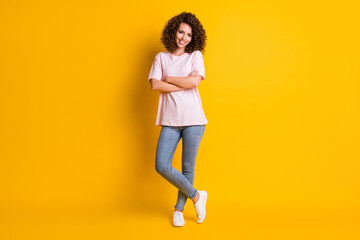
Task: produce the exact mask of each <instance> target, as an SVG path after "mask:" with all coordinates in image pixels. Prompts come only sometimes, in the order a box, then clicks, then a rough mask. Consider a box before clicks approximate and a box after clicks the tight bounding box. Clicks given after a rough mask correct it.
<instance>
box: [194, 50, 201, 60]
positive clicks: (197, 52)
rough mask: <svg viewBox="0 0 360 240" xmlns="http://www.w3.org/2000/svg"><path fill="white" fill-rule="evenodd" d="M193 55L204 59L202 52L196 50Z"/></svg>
mask: <svg viewBox="0 0 360 240" xmlns="http://www.w3.org/2000/svg"><path fill="white" fill-rule="evenodd" d="M192 54H193V55H194V57H195V58H202V57H203V54H202V52H201V51H200V50H195V51H194V52H192Z"/></svg>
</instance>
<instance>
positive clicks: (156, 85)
mask: <svg viewBox="0 0 360 240" xmlns="http://www.w3.org/2000/svg"><path fill="white" fill-rule="evenodd" d="M200 81H201V75H199V74H198V72H197V71H192V72H191V73H190V74H189V76H187V77H170V76H168V77H163V78H161V81H160V80H158V79H155V78H152V79H150V83H151V89H152V90H154V91H160V92H177V91H182V90H184V89H188V88H194V87H197V86H199V85H200Z"/></svg>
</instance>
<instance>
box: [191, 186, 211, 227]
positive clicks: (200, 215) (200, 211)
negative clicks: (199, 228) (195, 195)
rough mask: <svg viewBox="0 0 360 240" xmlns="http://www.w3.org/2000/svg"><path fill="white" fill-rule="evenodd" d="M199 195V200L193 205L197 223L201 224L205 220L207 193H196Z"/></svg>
mask: <svg viewBox="0 0 360 240" xmlns="http://www.w3.org/2000/svg"><path fill="white" fill-rule="evenodd" d="M198 192H199V194H200V198H199V200H198V201H197V202H196V203H195V204H194V206H195V209H196V213H197V222H198V223H202V222H203V221H204V220H205V216H206V200H207V196H208V194H207V192H206V191H198Z"/></svg>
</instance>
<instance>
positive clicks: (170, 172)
mask: <svg viewBox="0 0 360 240" xmlns="http://www.w3.org/2000/svg"><path fill="white" fill-rule="evenodd" d="M204 131H205V125H194V126H162V128H161V132H160V136H159V140H158V144H157V149H156V158H155V168H156V171H157V172H158V173H159V174H160V175H161V176H162V177H164V178H165V179H166V180H167V181H169V182H170V183H171V184H172V185H174V186H175V187H176V188H178V189H179V190H178V197H177V203H176V205H175V206H174V207H175V209H178V210H181V211H183V210H184V206H185V203H186V200H187V198H188V197H189V198H194V197H195V196H196V193H197V189H195V188H194V187H193V183H194V177H195V161H196V156H197V153H198V150H199V145H200V142H201V139H202V136H203V134H204ZM181 138H182V147H183V148H182V173H181V172H179V171H178V170H177V169H176V168H174V167H172V160H173V156H174V153H175V150H176V147H177V145H178V143H179V141H180V139H181Z"/></svg>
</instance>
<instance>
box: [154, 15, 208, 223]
mask: <svg viewBox="0 0 360 240" xmlns="http://www.w3.org/2000/svg"><path fill="white" fill-rule="evenodd" d="M205 41H206V34H205V30H204V29H203V26H202V25H201V23H200V21H199V20H198V19H197V18H196V16H195V15H194V14H192V13H187V12H183V13H181V14H179V15H177V16H175V17H173V18H171V19H170V20H169V21H168V22H167V23H166V25H165V27H164V29H163V31H162V37H161V42H162V43H163V44H164V46H165V48H166V49H167V50H168V52H160V53H158V54H157V55H156V56H155V60H154V62H153V64H152V67H151V70H150V74H149V78H148V80H149V82H150V83H151V89H152V90H155V91H159V92H160V95H159V106H158V112H157V119H156V125H160V126H162V128H161V132H160V136H159V140H158V144H157V149H156V159H155V167H156V171H157V172H158V173H159V174H160V175H161V176H163V177H164V178H165V179H166V180H168V181H169V182H170V183H171V184H173V185H174V186H175V187H177V188H178V189H179V191H178V197H177V203H176V205H175V206H174V207H175V211H174V215H173V225H174V226H184V224H185V220H184V216H183V213H182V212H183V211H184V206H185V203H186V200H187V198H188V197H189V198H190V199H191V200H192V201H193V204H194V206H195V210H196V213H197V222H198V223H202V222H203V221H204V220H205V215H206V201H207V192H206V191H200V190H199V191H198V190H197V189H195V188H194V187H193V182H194V176H195V161H196V155H197V152H198V149H199V145H200V141H201V139H202V136H203V134H204V131H205V124H207V123H208V122H207V119H206V117H205V114H204V111H203V109H202V102H201V99H200V95H199V92H198V89H197V87H198V86H199V84H200V82H201V81H202V80H204V79H205V67H204V61H203V56H202V51H204V48H205ZM181 138H182V142H183V151H182V173H180V172H179V171H178V170H177V169H175V168H173V167H172V158H173V156H174V153H175V150H176V147H177V145H178V143H179V141H180V139H181Z"/></svg>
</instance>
